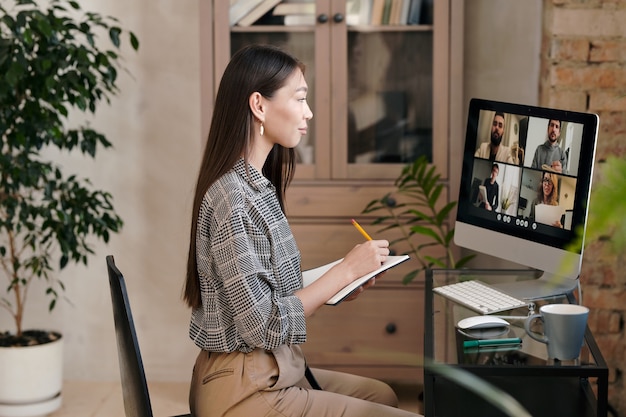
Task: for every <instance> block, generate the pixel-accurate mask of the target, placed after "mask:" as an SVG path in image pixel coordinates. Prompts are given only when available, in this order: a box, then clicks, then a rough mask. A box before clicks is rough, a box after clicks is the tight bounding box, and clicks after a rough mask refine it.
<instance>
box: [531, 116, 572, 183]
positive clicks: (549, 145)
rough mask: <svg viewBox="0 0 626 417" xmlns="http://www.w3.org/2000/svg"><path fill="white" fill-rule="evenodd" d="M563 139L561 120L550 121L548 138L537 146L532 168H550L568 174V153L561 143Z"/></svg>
mask: <svg viewBox="0 0 626 417" xmlns="http://www.w3.org/2000/svg"><path fill="white" fill-rule="evenodd" d="M560 139H561V121H560V120H553V119H551V120H549V121H548V138H547V139H546V141H545V142H544V143H542V144H541V145H539V146H537V149H535V156H534V157H533V162H532V164H531V166H530V167H531V168H536V169H550V170H552V171H554V172H558V173H562V174H567V172H566V167H567V154H566V153H565V151H564V150H563V149H562V148H561V146H560V145H559V142H560Z"/></svg>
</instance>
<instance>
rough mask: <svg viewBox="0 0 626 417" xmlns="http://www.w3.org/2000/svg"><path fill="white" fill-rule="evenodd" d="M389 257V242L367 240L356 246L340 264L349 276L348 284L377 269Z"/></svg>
mask: <svg viewBox="0 0 626 417" xmlns="http://www.w3.org/2000/svg"><path fill="white" fill-rule="evenodd" d="M387 256H389V241H387V240H369V241H367V242H364V243H361V244H358V245H356V246H355V247H354V248H353V249H352V250H351V251H350V252H348V254H347V255H346V256H345V257H344V258H343V261H342V262H341V263H340V265H341V267H342V268H345V270H346V273H347V274H349V276H350V277H351V279H350V280H349V281H350V282H352V281H354V280H355V279H357V278H360V277H362V276H363V275H365V274H368V273H370V272H372V271H374V270H375V269H378V268H379V267H380V265H382V263H383V262H385V261H386V260H387Z"/></svg>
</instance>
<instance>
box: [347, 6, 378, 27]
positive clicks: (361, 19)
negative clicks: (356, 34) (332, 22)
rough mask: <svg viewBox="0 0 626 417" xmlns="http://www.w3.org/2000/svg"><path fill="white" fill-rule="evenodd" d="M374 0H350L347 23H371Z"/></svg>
mask: <svg viewBox="0 0 626 417" xmlns="http://www.w3.org/2000/svg"><path fill="white" fill-rule="evenodd" d="M371 13H372V0H348V2H347V3H346V24H348V25H351V26H355V25H369V24H370V23H371V20H372V18H371Z"/></svg>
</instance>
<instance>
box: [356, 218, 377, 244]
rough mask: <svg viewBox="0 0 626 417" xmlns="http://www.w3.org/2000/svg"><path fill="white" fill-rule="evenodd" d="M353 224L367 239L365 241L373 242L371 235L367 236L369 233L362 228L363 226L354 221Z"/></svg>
mask: <svg viewBox="0 0 626 417" xmlns="http://www.w3.org/2000/svg"><path fill="white" fill-rule="evenodd" d="M352 224H353V225H354V227H356V228H357V230H358V231H359V232H361V234H362V235H363V236H364V237H365V239H367V240H372V238H371V237H370V235H368V234H367V232H366V231H365V230H363V228H362V227H361V225H360V224H359V223H357V221H356V220H354V219H352Z"/></svg>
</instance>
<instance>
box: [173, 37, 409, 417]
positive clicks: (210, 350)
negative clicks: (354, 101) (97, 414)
mask: <svg viewBox="0 0 626 417" xmlns="http://www.w3.org/2000/svg"><path fill="white" fill-rule="evenodd" d="M306 95H307V84H306V82H305V80H304V67H303V65H302V64H301V63H300V62H299V61H297V60H296V59H295V58H293V57H292V56H290V55H288V54H287V53H285V52H283V51H281V50H279V49H277V48H274V47H270V46H259V45H253V46H249V47H246V48H243V49H242V50H240V51H239V52H237V53H236V54H235V55H234V56H233V57H232V59H231V61H230V63H229V64H228V66H227V68H226V70H225V72H224V75H223V77H222V81H221V83H220V87H219V90H218V94H217V97H216V100H215V110H214V113H213V120H212V123H211V129H210V132H209V138H208V142H207V145H206V149H205V151H204V156H203V159H202V163H201V167H200V174H199V177H198V182H197V186H196V193H195V198H194V205H193V217H192V219H193V220H192V227H191V240H190V247H189V258H188V265H187V280H186V283H185V290H184V298H185V301H186V302H187V304H188V305H189V306H190V307H191V308H192V317H191V324H190V332H189V333H190V337H191V338H192V340H193V341H194V342H195V343H196V345H197V346H198V347H199V348H200V349H201V351H200V353H199V355H198V357H197V360H196V364H195V366H194V371H193V376H192V382H191V388H190V399H189V401H190V408H191V412H192V414H193V415H194V416H196V417H206V416H222V415H228V416H245V417H248V416H272V415H280V416H292V415H293V416H296V415H297V416H315V417H320V416H370V415H371V416H411V415H414V414H412V413H409V412H406V411H403V410H399V409H397V408H394V407H392V406H396V405H397V398H396V396H395V394H394V392H393V391H392V390H391V388H390V387H389V386H387V385H386V384H384V383H382V382H380V381H376V380H372V379H368V378H362V377H357V376H353V375H347V374H343V373H338V372H331V371H323V370H313V371H312V373H313V375H314V379H311V380H317V383H319V385H320V386H321V388H322V390H315V389H313V388H312V386H311V384H310V383H309V382H308V380H307V378H305V369H308V368H306V365H305V361H304V356H303V354H302V351H301V349H300V347H299V345H300V344H302V343H304V342H305V341H306V318H307V317H309V316H310V315H311V314H313V312H315V311H316V310H317V309H318V308H319V307H320V306H322V305H323V304H324V302H325V301H326V300H328V299H329V298H330V297H331V296H332V295H333V294H335V293H336V292H337V291H338V290H339V289H341V288H343V287H344V286H345V285H347V284H348V283H350V282H352V281H353V280H355V279H356V278H358V277H359V276H362V275H364V274H366V273H368V272H370V271H373V270H374V269H376V268H377V267H378V266H380V264H381V262H383V261H384V260H385V259H386V257H387V256H388V254H389V248H388V246H389V243H388V242H387V241H386V240H372V241H368V242H365V243H363V244H360V245H357V246H356V247H355V248H353V249H352V250H351V251H350V252H349V253H348V254H347V255H346V256H345V258H344V260H343V261H342V262H340V263H339V264H337V265H336V266H335V267H333V268H332V269H330V270H329V271H328V272H327V273H326V274H325V275H324V276H322V277H320V278H319V279H318V280H317V281H315V282H314V283H313V284H311V285H309V286H307V287H306V288H302V274H301V269H300V252H299V251H298V247H297V245H296V242H295V240H294V237H293V235H292V234H291V230H290V228H289V224H288V222H287V220H286V218H285V215H284V205H285V191H286V188H287V186H288V184H289V182H290V180H291V178H292V177H293V172H294V168H295V152H294V147H295V146H296V145H297V144H298V142H299V141H300V139H301V137H302V136H303V135H305V134H306V132H307V122H308V120H310V119H311V118H312V117H313V114H312V113H311V109H310V108H309V106H308V104H307V102H306ZM353 298H354V297H353Z"/></svg>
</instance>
